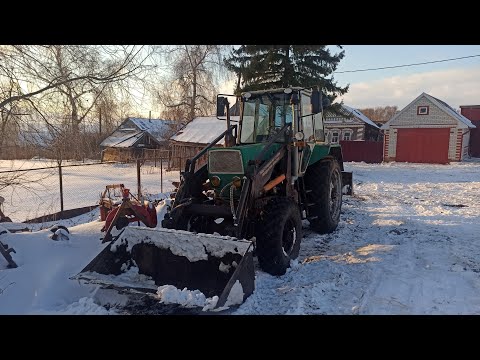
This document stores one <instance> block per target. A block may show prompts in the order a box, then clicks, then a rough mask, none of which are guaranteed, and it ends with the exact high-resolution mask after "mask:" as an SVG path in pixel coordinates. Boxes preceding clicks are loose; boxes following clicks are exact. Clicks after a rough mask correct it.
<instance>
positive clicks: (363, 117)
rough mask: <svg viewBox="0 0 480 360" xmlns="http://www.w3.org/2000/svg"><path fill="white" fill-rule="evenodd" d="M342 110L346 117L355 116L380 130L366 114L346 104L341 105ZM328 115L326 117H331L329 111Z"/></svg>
mask: <svg viewBox="0 0 480 360" xmlns="http://www.w3.org/2000/svg"><path fill="white" fill-rule="evenodd" d="M340 106H341V110H340V112H341V113H343V114H344V115H345V116H352V115H353V116H355V117H356V118H357V119H359V120H361V121H363V122H364V123H366V124H368V125H371V126H373V127H376V128H377V129H380V128H379V127H378V125H377V124H375V123H374V122H373V121H372V120H370V119H369V118H368V117H367V116H366V115H365V114H364V113H362V112H361V111H360V110H358V109H355V108H352V107H350V106H347V105H345V104H340ZM327 114H328V115H325V117H329V115H330V113H329V112H328V111H327ZM333 116H335V115H333Z"/></svg>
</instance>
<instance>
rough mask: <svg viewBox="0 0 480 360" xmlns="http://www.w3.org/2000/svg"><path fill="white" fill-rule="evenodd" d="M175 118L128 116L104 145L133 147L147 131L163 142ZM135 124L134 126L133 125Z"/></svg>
mask: <svg viewBox="0 0 480 360" xmlns="http://www.w3.org/2000/svg"><path fill="white" fill-rule="evenodd" d="M175 124H176V122H175V121H174V120H162V119H143V118H131V117H130V118H127V119H126V120H125V121H124V122H123V123H122V125H120V126H119V127H118V129H117V130H115V131H114V132H113V134H111V135H110V136H109V137H107V138H106V139H105V140H103V141H102V143H101V144H100V146H104V147H125V148H126V147H131V146H133V145H135V143H136V142H137V141H139V140H140V139H141V138H142V136H143V135H144V133H145V132H147V133H148V134H150V136H152V137H153V138H154V139H155V140H157V141H158V142H162V141H165V140H168V139H166V138H165V137H166V136H168V134H169V132H170V130H171V128H172V126H175ZM132 125H133V126H132Z"/></svg>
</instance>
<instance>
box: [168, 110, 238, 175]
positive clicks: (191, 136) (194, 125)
mask: <svg viewBox="0 0 480 360" xmlns="http://www.w3.org/2000/svg"><path fill="white" fill-rule="evenodd" d="M238 120H239V117H238V116H232V117H231V121H232V123H234V124H235V123H237V122H238ZM225 130H227V122H226V121H225V120H219V119H217V117H215V116H201V117H196V118H195V119H193V120H192V121H190V122H189V123H188V124H187V125H185V126H184V127H183V128H182V129H180V130H179V131H178V132H177V133H176V134H175V135H173V136H172V137H171V138H170V151H171V157H172V161H171V165H170V167H171V168H172V169H178V168H179V166H180V164H181V166H182V168H183V166H184V165H185V161H186V160H187V159H190V158H192V157H194V156H195V155H196V154H197V153H198V152H200V151H201V150H202V149H203V148H204V147H205V146H207V145H208V144H209V143H210V142H212V141H213V140H215V138H217V137H218V136H220V134H221V133H223V132H224V131H225ZM223 144H224V139H222V140H220V141H219V142H218V143H217V146H223ZM205 161H206V157H204V158H203V159H201V160H200V161H199V162H197V164H198V165H201V164H202V163H205Z"/></svg>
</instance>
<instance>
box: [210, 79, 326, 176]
mask: <svg viewBox="0 0 480 360" xmlns="http://www.w3.org/2000/svg"><path fill="white" fill-rule="evenodd" d="M237 105H239V106H240V122H239V127H240V129H239V133H240V135H239V136H238V138H236V139H235V140H234V141H232V142H231V144H232V145H233V144H234V146H233V148H235V149H238V150H239V151H240V152H241V154H242V157H243V162H244V165H246V164H247V163H248V161H250V160H254V158H255V156H256V155H258V153H259V152H261V150H262V149H263V148H264V147H266V143H269V142H272V141H273V143H277V144H281V143H283V144H285V143H288V144H292V145H293V168H292V170H293V171H292V175H293V176H294V177H298V176H303V175H304V174H305V171H306V169H307V166H308V164H309V163H310V160H311V157H312V154H313V153H314V148H315V144H319V143H325V132H324V127H323V109H324V108H326V107H328V106H329V105H330V101H329V99H328V97H326V96H325V95H324V94H322V93H321V92H320V91H318V90H317V89H305V88H300V87H291V88H280V89H273V90H259V91H251V92H244V93H242V95H241V96H240V97H239V99H237ZM225 108H227V109H228V108H229V102H228V100H227V97H223V96H219V97H218V98H217V117H218V118H220V119H221V118H222V117H223V118H225V117H226V120H227V127H228V126H229V117H230V116H229V113H228V111H227V112H225ZM280 133H281V134H280ZM226 144H227V142H226ZM254 144H256V145H254ZM275 145H276V144H271V145H270V148H272V150H273V152H275V150H276V149H277V148H278V146H275ZM227 146H228V145H227ZM253 149H255V150H253ZM232 150H233V149H232ZM218 151H219V150H218V149H211V150H210V155H212V154H213V153H214V152H218ZM224 151H225V150H224ZM229 154H233V153H229ZM213 155H214V157H213V159H214V158H215V155H220V153H218V154H213ZM225 157H226V156H225ZM262 160H266V158H263V159H262ZM244 167H245V166H244ZM210 170H212V169H210ZM210 172H212V171H210ZM213 172H216V171H215V170H214V171H213ZM237 175H242V174H237Z"/></svg>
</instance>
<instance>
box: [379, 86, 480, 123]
mask: <svg viewBox="0 0 480 360" xmlns="http://www.w3.org/2000/svg"><path fill="white" fill-rule="evenodd" d="M422 96H424V97H426V98H427V99H428V100H430V101H431V102H432V103H434V104H435V105H436V106H438V108H439V109H440V110H442V111H444V112H446V113H447V114H448V115H450V116H451V117H453V118H454V119H455V120H457V121H460V122H461V123H463V124H465V125H466V126H468V127H469V128H475V127H476V126H475V125H473V123H472V122H471V121H470V120H469V119H467V118H466V117H465V116H463V115H462V114H460V113H458V112H456V111H455V109H454V108H452V107H451V106H450V105H448V104H447V103H446V102H444V101H442V100H440V99H437V98H436V97H433V96H432V95H429V94H427V93H425V92H423V93H421V94H420V95H419V96H417V97H416V98H415V99H414V100H413V101H412V102H411V103H410V104H408V105H407V106H405V107H404V108H403V109H402V110H401V111H399V112H397V113H396V114H395V115H394V116H393V117H392V118H391V119H390V120H388V121H387V122H386V123H385V124H383V125H382V127H381V128H382V129H387V128H388V127H389V126H390V123H391V122H392V121H394V120H395V119H396V118H398V117H399V116H400V115H401V114H402V113H403V112H404V111H405V110H406V109H407V108H409V107H410V106H411V105H412V104H414V103H415V102H416V101H417V100H418V99H420V98H421V97H422Z"/></svg>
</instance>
